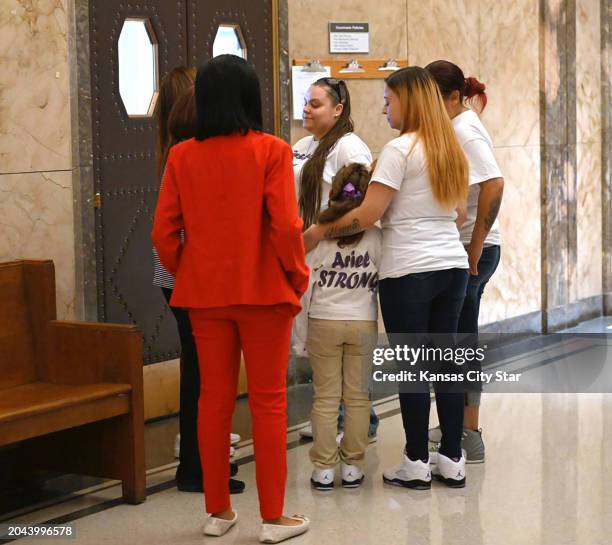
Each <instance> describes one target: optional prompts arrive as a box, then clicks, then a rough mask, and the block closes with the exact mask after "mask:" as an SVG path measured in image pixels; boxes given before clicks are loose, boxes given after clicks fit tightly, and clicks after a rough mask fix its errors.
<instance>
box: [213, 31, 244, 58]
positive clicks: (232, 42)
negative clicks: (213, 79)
mask: <svg viewBox="0 0 612 545" xmlns="http://www.w3.org/2000/svg"><path fill="white" fill-rule="evenodd" d="M224 54H228V55H236V56H238V57H242V58H243V59H246V58H247V49H246V43H245V41H244V37H243V35H242V31H241V30H240V25H220V26H219V28H218V29H217V34H216V36H215V41H214V42H213V57H217V56H219V55H224Z"/></svg>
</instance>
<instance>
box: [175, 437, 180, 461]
mask: <svg viewBox="0 0 612 545" xmlns="http://www.w3.org/2000/svg"><path fill="white" fill-rule="evenodd" d="M174 457H175V458H177V459H178V458H180V457H181V434H180V433H177V434H176V437H175V438H174Z"/></svg>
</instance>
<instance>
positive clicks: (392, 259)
mask: <svg viewBox="0 0 612 545" xmlns="http://www.w3.org/2000/svg"><path fill="white" fill-rule="evenodd" d="M414 139H415V135H414V134H404V135H402V136H400V137H399V138H395V139H394V140H391V142H389V143H388V144H387V145H386V146H385V147H384V148H383V150H382V152H381V154H380V157H379V158H378V163H377V164H376V169H375V170H374V174H373V175H372V180H371V182H370V183H372V182H379V183H381V184H384V185H386V186H388V187H391V188H393V189H395V190H396V193H395V194H394V195H393V199H392V200H391V203H390V204H389V207H388V208H387V210H386V211H385V213H384V215H383V217H382V218H381V221H380V223H381V226H382V231H383V239H382V260H381V265H380V269H379V276H380V278H381V279H383V278H398V277H400V276H405V275H407V274H412V273H419V272H426V271H439V270H444V269H453V268H459V269H467V268H468V260H467V254H466V252H465V248H464V247H463V244H461V241H460V240H459V231H457V225H456V224H455V219H456V217H457V213H456V212H455V210H454V209H449V208H446V207H443V206H442V205H440V204H439V203H438V202H437V201H436V200H435V199H434V196H433V191H432V188H431V183H430V181H429V174H428V172H427V166H426V162H425V153H424V150H423V147H422V145H421V144H420V143H419V142H417V143H416V145H415V146H414V148H413V149H412V152H411V153H410V154H408V152H409V151H410V149H411V147H412V145H413V143H414Z"/></svg>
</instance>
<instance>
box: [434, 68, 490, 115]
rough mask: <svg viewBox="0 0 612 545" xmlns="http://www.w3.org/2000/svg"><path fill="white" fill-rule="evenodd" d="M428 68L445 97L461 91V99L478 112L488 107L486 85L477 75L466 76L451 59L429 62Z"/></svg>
mask: <svg viewBox="0 0 612 545" xmlns="http://www.w3.org/2000/svg"><path fill="white" fill-rule="evenodd" d="M425 70H427V71H428V72H429V73H430V74H431V75H432V76H433V77H434V79H435V80H436V83H437V84H438V87H439V88H440V92H441V93H442V96H443V97H448V96H449V95H450V94H451V93H452V92H453V91H459V101H460V102H461V104H463V101H464V100H465V101H466V102H467V103H468V104H469V106H471V107H472V108H473V109H474V110H476V111H477V112H478V113H482V111H483V110H484V109H485V108H486V107H487V94H486V93H485V89H486V88H487V87H486V85H485V84H484V83H482V82H480V81H478V80H477V79H476V78H475V77H473V76H470V77H469V78H466V77H465V76H464V75H463V70H461V68H459V67H458V66H457V65H456V64H453V63H452V62H450V61H443V60H440V61H434V62H431V63H429V64H428V65H427V66H426V67H425Z"/></svg>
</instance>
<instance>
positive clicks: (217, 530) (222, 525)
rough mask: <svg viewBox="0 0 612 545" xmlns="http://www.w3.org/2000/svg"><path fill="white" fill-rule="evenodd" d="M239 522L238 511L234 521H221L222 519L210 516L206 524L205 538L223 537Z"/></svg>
mask: <svg viewBox="0 0 612 545" xmlns="http://www.w3.org/2000/svg"><path fill="white" fill-rule="evenodd" d="M237 521H238V512H237V511H234V518H233V519H232V520H225V519H220V518H217V517H213V516H211V515H208V518H207V519H206V522H205V523H204V535H205V536H217V537H218V536H222V535H223V534H226V533H227V532H228V530H230V528H231V527H232V526H234V524H236V522H237Z"/></svg>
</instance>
